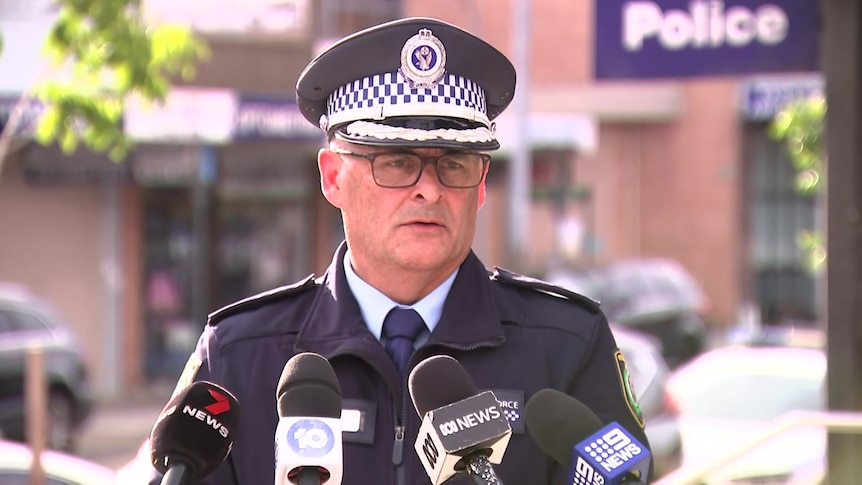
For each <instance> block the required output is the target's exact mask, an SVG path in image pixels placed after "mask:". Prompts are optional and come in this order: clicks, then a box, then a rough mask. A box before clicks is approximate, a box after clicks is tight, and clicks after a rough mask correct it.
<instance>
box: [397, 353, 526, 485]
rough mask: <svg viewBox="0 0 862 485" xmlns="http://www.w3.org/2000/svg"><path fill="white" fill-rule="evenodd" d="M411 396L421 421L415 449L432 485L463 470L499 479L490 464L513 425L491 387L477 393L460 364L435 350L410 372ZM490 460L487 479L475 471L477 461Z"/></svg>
mask: <svg viewBox="0 0 862 485" xmlns="http://www.w3.org/2000/svg"><path fill="white" fill-rule="evenodd" d="M408 384H409V388H410V395H411V397H412V399H413V404H414V406H415V407H416V412H417V413H418V414H419V415H420V416H422V424H421V425H420V427H419V434H418V435H417V438H416V443H415V444H414V448H415V449H416V454H417V455H418V456H419V461H420V462H422V466H423V467H424V468H425V472H426V473H427V474H428V477H429V478H430V479H431V483H432V484H433V485H439V484H441V483H443V482H445V481H446V480H448V479H449V478H451V477H452V476H454V475H456V474H458V473H461V474H468V475H470V476H471V477H472V478H473V479H474V481H476V480H479V481H477V482H476V483H501V482H500V480H499V479H497V478H496V475H495V474H494V471H493V468H491V467H490V465H489V463H493V464H499V463H500V462H501V461H502V459H503V455H504V454H505V452H506V447H507V446H508V445H509V438H511V436H512V428H511V427H510V426H509V421H508V420H507V419H506V417H505V416H503V413H502V411H501V410H500V403H499V402H498V401H497V398H496V397H495V396H494V393H493V392H491V391H485V392H482V393H478V392H477V390H476V386H475V385H474V384H473V381H472V379H471V378H470V376H469V375H468V374H467V371H466V370H465V369H464V367H462V366H461V364H460V363H459V362H458V361H457V360H455V359H453V358H452V357H449V356H444V355H436V356H433V357H429V358H428V359H425V360H424V361H422V362H420V363H419V364H418V365H417V366H416V367H415V368H414V369H413V371H412V372H411V373H410V378H409V381H408ZM477 459H478V460H487V461H486V462H485V463H484V467H485V469H484V472H479V473H480V474H482V475H483V476H484V477H485V478H482V477H477V476H476V472H474V471H473V465H474V464H476V463H475V462H474V460H477Z"/></svg>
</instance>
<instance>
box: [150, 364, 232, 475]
mask: <svg viewBox="0 0 862 485" xmlns="http://www.w3.org/2000/svg"><path fill="white" fill-rule="evenodd" d="M238 421H239V403H238V402H237V400H236V398H235V397H234V396H233V395H232V394H231V393H230V392H228V391H227V390H226V389H224V388H223V387H221V386H218V385H216V384H213V383H212V382H207V381H197V382H194V383H192V384H191V385H189V386H188V387H186V388H185V389H183V390H181V391H180V392H178V393H176V394H175V395H174V396H173V397H172V398H171V399H170V400H169V401H168V403H167V404H166V405H165V407H164V409H162V412H161V413H160V414H159V417H158V419H157V420H156V424H155V425H153V430H152V432H151V433H150V461H151V463H152V464H153V466H154V467H155V468H156V470H158V471H159V472H160V473H163V474H164V476H163V477H162V481H161V483H162V485H182V484H187V483H191V482H192V481H196V480H199V479H201V478H203V477H205V476H207V475H209V474H210V473H212V472H213V471H214V470H215V469H216V467H218V466H219V465H220V464H221V463H222V462H223V461H224V460H225V458H227V456H228V454H229V453H230V450H231V447H232V446H233V433H234V426H235V425H236V423H237V422H238Z"/></svg>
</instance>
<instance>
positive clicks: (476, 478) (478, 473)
mask: <svg viewBox="0 0 862 485" xmlns="http://www.w3.org/2000/svg"><path fill="white" fill-rule="evenodd" d="M465 466H466V468H467V475H469V476H470V478H471V479H472V481H473V483H474V484H475V485H492V484H494V485H503V480H500V479H499V478H498V477H497V473H496V472H494V467H493V466H491V462H490V461H488V457H487V456H485V455H483V454H482V453H475V454H473V455H470V456H469V457H468V458H467V462H466V463H465Z"/></svg>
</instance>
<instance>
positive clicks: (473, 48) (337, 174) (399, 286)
mask: <svg viewBox="0 0 862 485" xmlns="http://www.w3.org/2000/svg"><path fill="white" fill-rule="evenodd" d="M514 92H515V70H514V68H513V66H512V64H511V63H510V61H509V60H508V59H507V58H506V57H505V56H504V55H503V54H502V53H500V52H499V51H498V50H497V49H495V48H494V47H492V46H491V45H489V44H487V43H486V42H484V41H482V40H481V39H479V38H477V37H475V36H473V35H471V34H469V33H468V32H466V31H464V30H462V29H460V28H458V27H456V26H453V25H450V24H447V23H444V22H440V21H438V20H434V19H428V18H411V19H402V20H398V21H393V22H388V23H385V24H382V25H378V26H376V27H372V28H370V29H366V30H363V31H361V32H358V33H356V34H353V35H351V36H349V37H346V38H344V39H342V40H341V41H339V42H337V43H335V44H334V45H332V46H331V47H330V48H329V49H328V50H326V51H325V52H323V53H322V54H320V55H319V56H317V57H316V58H315V59H314V60H312V61H311V63H310V64H309V65H308V67H307V68H306V69H305V70H304V72H303V73H302V74H301V76H300V78H299V81H298V83H297V88H296V95H297V101H298V105H299V108H300V110H301V111H302V113H303V115H304V116H305V117H306V118H307V119H308V120H309V121H310V122H312V123H313V124H315V125H318V126H319V127H320V128H321V129H322V130H323V131H324V132H325V133H326V134H327V136H328V140H329V144H328V146H327V147H326V148H323V149H321V150H320V152H319V154H318V165H319V169H320V182H321V188H322V191H323V195H324V196H325V197H326V199H327V200H328V201H329V202H330V203H331V204H332V205H333V206H335V207H337V208H338V209H340V211H341V214H342V217H343V223H344V232H345V235H346V241H345V242H344V243H343V244H342V245H341V246H340V247H339V248H338V250H337V252H336V254H335V255H334V258H333V259H332V264H331V265H330V266H329V268H328V269H327V270H326V272H325V273H324V274H323V275H321V276H320V277H317V278H314V277H311V276H310V277H308V278H307V279H305V280H304V281H301V282H299V283H296V284H294V285H291V286H288V287H283V288H279V289H276V290H273V291H269V292H267V293H264V294H261V295H259V296H255V297H252V298H249V299H246V300H243V301H240V302H238V303H236V304H233V305H230V306H228V307H226V308H223V309H221V310H219V311H216V312H215V313H213V314H212V315H210V317H209V321H208V323H207V325H206V327H205V329H204V331H203V334H202V335H201V338H200V341H199V343H198V346H197V349H196V351H195V353H194V354H193V355H192V356H191V358H190V360H189V363H188V364H187V367H186V371H185V372H184V376H183V377H181V382H180V383H179V384H178V387H182V386H184V385H186V384H188V382H190V381H192V380H209V381H212V382H216V383H218V384H220V385H222V386H224V387H225V388H227V389H228V390H230V391H231V392H233V393H234V395H235V396H236V397H237V399H238V400H239V403H240V405H241V409H242V414H241V422H240V423H239V425H237V427H236V428H237V429H236V430H235V435H234V436H235V442H234V445H233V451H232V452H231V454H230V456H229V457H228V459H227V460H226V461H225V462H224V463H223V464H222V465H221V466H220V467H219V468H218V469H217V470H216V471H215V472H214V473H213V474H212V475H211V476H210V477H208V478H206V479H204V483H211V484H236V485H246V484H254V485H259V484H266V483H273V480H274V459H273V456H274V450H273V448H274V445H273V439H274V433H275V428H276V424H277V421H278V417H277V412H276V406H275V398H274V396H275V388H276V385H277V382H278V379H279V375H280V374H281V371H282V368H283V366H284V364H285V363H286V362H287V360H288V359H290V358H291V357H292V356H293V355H295V354H296V353H298V352H315V353H318V354H321V355H323V356H324V357H326V358H327V359H328V360H329V362H330V363H331V364H332V367H333V368H334V370H335V373H336V375H337V376H338V379H339V383H340V386H341V391H342V397H343V403H342V406H343V410H344V411H349V413H345V415H347V414H349V415H351V416H354V417H358V418H357V419H358V421H356V422H361V423H362V426H352V425H351V426H345V427H344V432H343V444H344V482H343V483H345V484H346V485H370V484H374V485H420V484H422V485H427V484H428V483H429V479H428V477H427V476H426V474H425V473H424V470H423V468H422V466H421V464H420V462H419V460H418V458H417V456H416V454H415V453H414V451H413V443H414V441H415V439H416V435H417V430H418V428H419V424H420V418H419V416H417V414H416V412H415V411H414V409H413V406H412V404H411V402H410V396H409V393H408V392H407V386H406V382H407V375H408V373H409V371H410V369H411V368H412V367H414V366H415V365H416V364H417V363H419V362H420V361H422V360H423V359H425V358H427V357H429V356H432V355H436V354H446V355H450V356H452V357H454V358H455V359H457V360H458V361H459V362H460V363H461V364H462V365H463V366H464V368H465V369H466V370H467V371H468V372H469V374H470V376H471V377H472V379H473V381H474V382H475V384H476V386H477V387H478V388H479V389H490V390H493V391H494V392H495V395H496V397H497V398H498V400H499V401H500V402H501V405H502V407H503V409H504V410H505V415H506V416H507V418H508V419H509V421H510V424H511V427H512V429H513V435H512V438H511V440H510V443H509V446H508V448H507V451H506V454H505V459H504V460H503V463H502V464H500V465H497V466H496V467H495V468H496V470H497V473H498V475H499V476H500V478H501V479H502V480H503V481H504V482H505V483H508V484H515V485H524V484H563V483H564V482H565V475H566V474H567V471H568V470H563V469H562V467H560V466H558V465H555V464H554V462H553V461H552V460H551V459H550V458H548V457H547V456H545V455H544V454H543V453H542V452H541V451H540V450H539V448H538V447H537V445H536V444H535V442H534V441H533V440H532V438H531V437H530V436H529V434H527V433H526V430H525V424H524V418H523V410H524V404H525V402H526V400H528V399H529V398H530V396H532V395H533V394H534V393H535V392H537V391H538V390H540V389H543V388H554V389H558V390H561V391H564V392H566V393H568V394H570V395H572V396H574V397H576V398H577V399H579V400H580V401H582V402H583V403H585V404H586V405H588V406H589V407H591V408H592V410H593V411H594V412H595V413H596V414H597V415H598V416H599V417H600V418H601V419H602V420H603V421H605V422H611V421H616V422H618V423H620V424H622V425H623V426H625V427H626V428H627V429H628V430H629V431H630V432H631V433H633V434H634V436H636V437H637V438H638V439H640V440H641V441H642V442H644V443H646V437H645V435H644V433H643V428H642V427H643V420H642V417H641V416H640V414H639V409H638V407H637V403H636V402H633V400H632V399H631V398H627V396H628V395H632V393H630V392H627V390H628V386H629V383H628V381H627V379H625V378H624V377H623V376H624V374H626V372H625V369H624V365H620V362H619V358H618V357H617V356H616V355H615V354H616V351H617V348H616V344H615V342H614V338H613V336H612V334H611V331H610V329H609V326H608V323H607V320H606V319H605V317H604V315H603V314H602V312H601V311H600V309H599V308H598V305H597V304H596V303H595V302H593V301H591V300H589V299H587V298H584V297H581V296H579V295H577V294H574V293H571V292H568V291H566V290H563V289H561V288H557V287H553V286H551V285H549V284H547V283H543V282H540V281H537V280H532V279H529V278H525V277H522V276H519V275H516V274H513V273H509V272H506V271H504V270H501V269H495V270H494V271H490V272H489V271H488V270H486V268H485V266H484V265H483V264H482V262H481V261H480V260H479V259H478V258H477V257H476V255H475V254H474V253H473V252H472V251H471V249H470V248H471V244H472V241H473V236H474V233H475V230H476V218H477V213H478V211H479V208H480V207H482V204H483V203H484V201H485V195H486V194H485V176H486V175H487V173H488V169H489V164H490V159H491V157H490V155H488V152H489V151H492V150H495V149H497V148H498V147H499V143H498V142H497V140H496V139H495V137H494V123H493V121H492V120H493V119H494V118H495V117H496V116H497V115H499V114H500V113H501V112H502V111H503V110H504V109H505V108H506V106H507V105H508V104H509V102H510V101H511V100H512V96H513V94H514ZM396 315H397V316H396ZM395 321H399V322H401V325H402V327H404V326H406V327H411V325H412V328H410V329H408V330H405V329H404V328H400V329H399V328H395V327H396V326H397V325H398V324H396V323H392V322H395ZM406 321H411V322H412V324H411V323H404V322H406ZM399 339H408V341H410V342H412V344H413V348H414V349H415V350H414V351H413V352H412V355H410V352H407V354H406V355H400V356H399V355H395V354H394V353H393V352H388V351H387V350H392V349H391V347H392V346H393V345H392V344H393V343H394V342H395V341H396V340H399ZM402 366H403V367H404V368H400V367H402ZM452 483H465V482H464V481H463V479H459V478H456V479H453V480H452Z"/></svg>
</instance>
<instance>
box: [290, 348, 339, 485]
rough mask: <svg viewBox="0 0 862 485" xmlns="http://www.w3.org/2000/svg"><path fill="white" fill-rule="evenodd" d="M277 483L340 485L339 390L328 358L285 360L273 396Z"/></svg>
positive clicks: (307, 356)
mask: <svg viewBox="0 0 862 485" xmlns="http://www.w3.org/2000/svg"><path fill="white" fill-rule="evenodd" d="M275 399H276V404H277V406H278V426H277V427H276V430H275V484H276V485H287V484H293V483H298V484H309V485H310V484H323V483H325V484H327V485H341V480H342V476H343V473H344V465H343V455H342V449H341V387H340V386H339V385H338V378H337V377H336V376H335V371H333V370H332V366H331V365H330V364H329V361H327V360H326V359H325V358H324V357H322V356H320V355H318V354H315V353H311V352H304V353H301V354H296V355H294V356H293V357H291V358H290V360H288V361H287V363H286V364H285V365H284V369H283V370H282V372H281V377H280V378H279V380H278V387H277V388H276V391H275Z"/></svg>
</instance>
